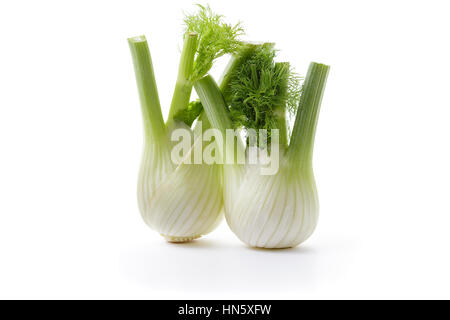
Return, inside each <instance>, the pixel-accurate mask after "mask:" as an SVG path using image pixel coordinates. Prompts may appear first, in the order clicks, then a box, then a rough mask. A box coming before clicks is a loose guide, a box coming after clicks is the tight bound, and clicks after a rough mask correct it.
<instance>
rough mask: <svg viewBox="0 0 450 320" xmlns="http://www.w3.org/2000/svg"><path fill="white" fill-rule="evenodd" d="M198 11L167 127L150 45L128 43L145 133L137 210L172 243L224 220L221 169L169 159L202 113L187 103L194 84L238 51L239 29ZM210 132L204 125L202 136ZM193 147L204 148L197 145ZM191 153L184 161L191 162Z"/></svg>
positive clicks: (189, 21) (139, 40)
mask: <svg viewBox="0 0 450 320" xmlns="http://www.w3.org/2000/svg"><path fill="white" fill-rule="evenodd" d="M199 8H200V11H199V13H198V14H196V15H188V16H186V18H185V24H186V33H185V36H184V44H183V49H182V52H181V59H180V63H179V70H178V77H177V81H176V85H175V90H174V94H173V98H172V103H171V107H170V111H169V118H168V121H167V123H164V120H163V116H162V112H161V106H160V102H159V97H158V90H157V86H156V80H155V75H154V71H153V65H152V61H151V56H150V51H149V49H148V44H147V40H146V38H145V37H144V36H139V37H134V38H130V39H128V43H129V46H130V50H131V54H132V58H133V64H134V69H135V75H136V82H137V86H138V91H139V97H140V102H141V109H142V116H143V120H144V131H145V132H144V133H145V134H144V152H143V156H142V161H141V167H140V171H139V179H138V204H139V209H140V212H141V215H142V217H143V219H144V221H145V222H146V223H147V225H148V226H150V227H151V228H152V229H154V230H156V231H158V232H159V233H160V234H161V235H162V236H163V237H165V238H166V239H167V240H168V241H170V242H186V241H190V240H193V239H195V238H198V237H200V236H202V235H205V234H207V233H209V232H210V231H212V230H213V229H214V228H215V227H216V226H217V225H218V223H219V222H220V220H221V218H222V216H223V209H222V208H223V199H222V177H221V169H220V167H219V166H218V165H216V164H213V165H208V164H187V163H184V162H182V163H174V161H172V157H171V150H172V146H173V143H172V142H171V136H172V133H173V132H174V131H175V130H176V129H179V128H184V129H186V130H189V131H190V132H192V131H191V128H190V126H191V125H192V122H193V121H194V119H196V118H197V117H199V115H200V113H201V109H198V108H197V109H196V108H193V106H194V107H195V104H194V105H192V104H190V103H189V101H190V96H191V92H192V87H193V83H194V82H195V81H196V80H197V79H198V78H201V77H203V76H204V75H205V74H206V73H207V72H208V71H209V69H210V68H211V66H212V65H213V62H214V60H215V59H217V58H218V57H220V56H222V55H224V54H227V53H233V52H234V51H235V50H237V47H238V44H239V42H238V40H237V39H236V38H237V37H238V36H239V35H240V34H241V33H242V29H241V28H240V27H239V25H236V26H234V27H232V26H230V25H228V24H225V23H224V22H222V17H221V16H218V15H215V14H214V13H212V11H211V9H210V8H209V7H203V6H199ZM200 116H201V115H200ZM208 127H209V124H208V121H207V119H205V120H204V121H203V128H204V129H203V130H205V129H207V128H208ZM194 131H195V130H194ZM192 135H193V136H194V134H192ZM194 138H195V137H194ZM195 143H203V142H202V141H200V142H199V141H198V139H196V142H195ZM194 146H195V145H194ZM193 148H194V147H193ZM192 152H193V151H192V149H191V151H189V152H188V154H187V155H184V156H185V157H192Z"/></svg>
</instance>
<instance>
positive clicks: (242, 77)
mask: <svg viewBox="0 0 450 320" xmlns="http://www.w3.org/2000/svg"><path fill="white" fill-rule="evenodd" d="M275 56H276V50H275V49H274V45H273V44H264V45H262V46H258V47H257V48H256V49H255V50H254V51H253V52H252V56H251V57H249V58H248V59H246V60H245V62H244V63H243V64H242V65H241V66H240V67H239V68H238V69H237V70H235V71H234V73H233V75H232V79H231V85H230V90H229V91H230V92H229V94H227V100H229V101H227V102H228V103H229V105H230V112H231V117H232V120H233V124H234V126H235V127H236V128H239V127H243V128H246V129H255V130H259V129H266V130H267V131H268V132H267V133H268V138H267V140H268V141H267V142H270V130H271V129H281V128H280V121H286V120H285V113H286V110H287V111H288V112H289V113H290V114H295V113H296V111H297V107H298V101H299V98H300V94H301V86H300V80H301V78H300V77H299V76H298V75H297V74H295V73H294V72H293V70H292V69H291V67H290V65H289V63H285V62H283V63H281V62H278V63H276V62H275V61H274V59H275ZM280 114H281V118H280Z"/></svg>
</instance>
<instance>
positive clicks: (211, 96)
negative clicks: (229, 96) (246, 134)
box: [194, 75, 244, 159]
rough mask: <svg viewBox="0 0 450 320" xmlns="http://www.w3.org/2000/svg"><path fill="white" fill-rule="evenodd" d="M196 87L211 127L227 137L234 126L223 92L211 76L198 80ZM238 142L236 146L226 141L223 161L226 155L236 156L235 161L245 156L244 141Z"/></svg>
mask: <svg viewBox="0 0 450 320" xmlns="http://www.w3.org/2000/svg"><path fill="white" fill-rule="evenodd" d="M194 87H195V91H197V94H198V96H199V98H200V101H201V102H202V105H203V109H204V111H205V113H206V116H207V117H208V119H209V122H210V124H211V126H212V127H213V128H215V129H218V130H219V131H220V132H221V133H222V136H223V137H226V136H227V135H226V130H227V129H232V128H233V126H232V122H231V117H230V111H229V110H228V108H227V106H226V104H225V100H224V98H223V95H222V92H221V91H220V89H219V87H218V85H217V83H216V82H215V81H214V79H213V78H212V77H211V76H210V75H207V76H205V77H203V78H202V79H200V80H198V81H197V82H196V83H195V84H194ZM236 140H237V143H236V145H235V146H234V145H233V144H230V143H226V141H224V142H225V150H223V151H222V157H223V159H225V158H226V153H231V154H234V158H235V159H236V156H237V154H244V146H243V145H242V141H240V140H239V138H237V139H236ZM231 147H232V148H231Z"/></svg>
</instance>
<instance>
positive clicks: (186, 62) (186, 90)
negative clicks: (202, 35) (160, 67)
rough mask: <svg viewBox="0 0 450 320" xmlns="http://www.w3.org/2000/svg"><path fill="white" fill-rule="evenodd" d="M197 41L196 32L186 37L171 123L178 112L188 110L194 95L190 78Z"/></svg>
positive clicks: (171, 106)
mask: <svg viewBox="0 0 450 320" xmlns="http://www.w3.org/2000/svg"><path fill="white" fill-rule="evenodd" d="M197 39H198V34H197V33H195V32H188V33H186V34H185V36H184V44H183V50H182V52H181V58H180V65H179V68H178V77H177V83H176V85H175V90H174V93H173V97H172V103H171V105H170V111H169V119H168V122H169V123H170V122H171V121H173V118H174V116H175V115H176V114H177V112H178V111H180V110H184V109H186V108H187V107H188V105H189V100H190V98H191V93H192V82H191V81H190V77H191V74H192V70H193V66H194V58H195V53H196V52H197Z"/></svg>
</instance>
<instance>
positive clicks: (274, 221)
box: [195, 63, 329, 248]
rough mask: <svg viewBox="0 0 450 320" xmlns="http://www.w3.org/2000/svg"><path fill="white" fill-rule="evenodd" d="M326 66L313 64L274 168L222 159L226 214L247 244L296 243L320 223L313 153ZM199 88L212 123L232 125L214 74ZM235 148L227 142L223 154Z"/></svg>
mask: <svg viewBox="0 0 450 320" xmlns="http://www.w3.org/2000/svg"><path fill="white" fill-rule="evenodd" d="M328 71H329V67H328V66H326V65H323V64H317V63H312V64H311V65H310V68H309V70H308V74H307V76H306V78H305V81H304V84H303V92H302V95H301V98H300V102H299V107H298V111H297V115H296V120H295V124H294V127H293V130H292V136H291V139H290V143H289V145H287V141H286V140H285V141H284V142H283V141H282V144H281V146H280V148H281V151H280V161H279V169H278V171H277V172H276V173H275V174H273V175H262V174H261V170H260V169H261V167H260V166H255V165H252V166H249V165H239V164H225V165H223V169H224V202H225V203H224V206H225V217H226V220H227V223H228V225H229V226H230V228H231V230H232V231H233V232H234V233H235V234H236V235H237V237H238V238H239V239H240V240H242V241H243V242H244V243H246V244H247V245H249V246H252V247H260V248H289V247H295V246H297V245H299V244H301V243H302V242H304V241H305V240H306V239H308V238H309V237H310V236H311V234H312V233H313V231H314V230H315V228H316V225H317V221H318V215H319V202H318V195H317V189H316V183H315V179H314V173H313V169H312V154H313V145H314V136H315V130H316V124H317V119H318V115H319V109H320V104H321V100H322V96H323V91H324V88H325V83H326V79H327V75H328ZM195 89H196V91H197V93H198V95H199V97H200V100H201V102H202V104H203V106H204V109H205V112H206V114H207V116H208V119H209V121H210V123H211V125H212V126H213V127H214V128H217V129H219V130H220V131H221V132H225V130H226V129H229V128H232V127H233V124H232V121H231V117H230V113H229V112H228V108H227V106H226V102H225V99H224V97H223V96H222V93H221V91H220V90H219V88H218V87H217V85H216V83H215V82H214V79H212V77H210V76H206V77H204V78H203V79H201V80H200V81H198V82H197V83H196V84H195ZM280 137H282V134H280ZM241 142H242V141H239V140H238V146H237V148H238V149H242V148H243V145H242V143H241ZM283 143H285V147H283ZM234 151H235V150H230V149H227V148H225V149H224V150H223V152H222V156H223V157H225V154H226V153H227V152H234Z"/></svg>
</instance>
